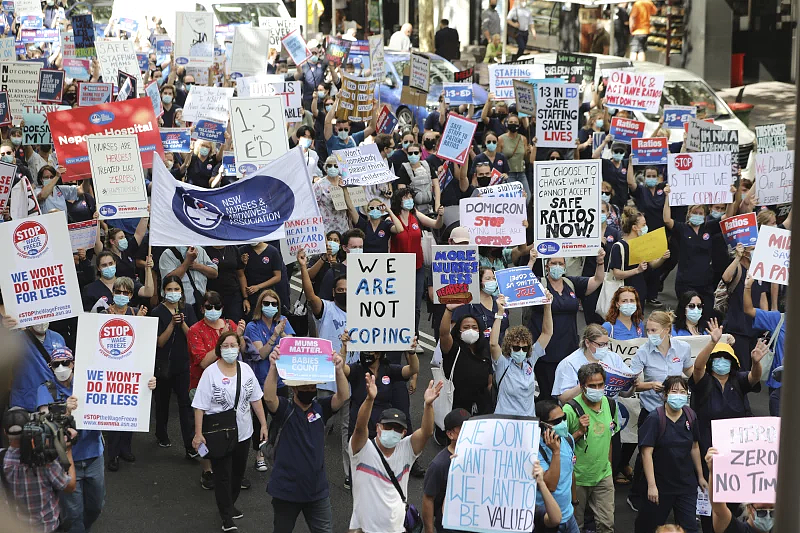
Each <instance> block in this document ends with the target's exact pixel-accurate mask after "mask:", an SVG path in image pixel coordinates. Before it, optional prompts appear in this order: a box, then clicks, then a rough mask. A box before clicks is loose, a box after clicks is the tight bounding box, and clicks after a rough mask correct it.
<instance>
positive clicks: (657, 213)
mask: <svg viewBox="0 0 800 533" xmlns="http://www.w3.org/2000/svg"><path fill="white" fill-rule="evenodd" d="M631 196H632V197H633V201H634V202H635V203H636V208H637V209H638V210H639V211H641V213H642V214H643V215H644V218H645V220H646V221H647V229H648V231H653V230H656V229H658V228H663V227H664V200H665V199H666V198H667V195H666V194H665V193H664V189H661V188H656V190H655V191H654V192H650V189H648V188H647V187H645V186H644V185H639V186H638V187H636V190H635V191H634V192H633V194H632V195H631ZM615 198H616V196H615Z"/></svg>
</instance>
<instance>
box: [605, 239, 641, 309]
mask: <svg viewBox="0 0 800 533" xmlns="http://www.w3.org/2000/svg"><path fill="white" fill-rule="evenodd" d="M623 251H624V252H625V265H624V266H623V264H622V252H623ZM630 258H631V249H630V246H629V245H628V241H625V240H620V241H619V246H616V245H615V246H614V247H613V248H612V249H611V259H609V264H608V268H609V269H611V268H617V269H619V270H625V271H627V270H634V269H636V268H639V264H638V263H636V264H635V265H632V264H630ZM625 286H626V287H633V288H634V289H636V292H637V293H639V299H640V300H645V299H647V280H645V278H644V273H639V274H634V275H633V276H631V277H629V278H626V279H625Z"/></svg>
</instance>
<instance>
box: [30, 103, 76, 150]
mask: <svg viewBox="0 0 800 533" xmlns="http://www.w3.org/2000/svg"><path fill="white" fill-rule="evenodd" d="M23 109H24V111H23V113H22V121H23V124H22V144H23V145H26V144H53V137H52V135H51V133H50V126H49V124H48V123H47V113H52V112H53V111H65V110H67V109H72V108H71V107H69V106H62V105H57V104H37V103H33V102H32V103H30V104H25V105H24V106H23Z"/></svg>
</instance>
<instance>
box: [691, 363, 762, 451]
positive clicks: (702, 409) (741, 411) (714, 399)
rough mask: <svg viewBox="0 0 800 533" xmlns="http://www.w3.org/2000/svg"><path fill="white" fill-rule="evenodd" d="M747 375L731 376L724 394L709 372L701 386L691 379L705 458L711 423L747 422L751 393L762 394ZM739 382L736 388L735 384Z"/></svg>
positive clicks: (709, 443)
mask: <svg viewBox="0 0 800 533" xmlns="http://www.w3.org/2000/svg"><path fill="white" fill-rule="evenodd" d="M747 375H748V373H747V372H737V373H736V374H733V373H732V374H731V375H729V376H728V381H726V382H725V389H724V390H723V388H722V385H721V384H720V382H719V380H717V378H715V377H714V376H712V375H711V374H710V373H709V372H706V373H705V375H703V377H702V379H700V381H699V382H698V383H695V382H694V377H690V378H689V389H690V390H691V391H692V408H693V409H694V410H695V412H696V413H697V421H698V425H699V429H700V455H701V456H704V455H705V453H706V451H707V450H708V448H709V447H710V446H711V421H712V420H724V419H726V418H743V417H745V416H747V410H748V407H749V406H748V402H747V398H746V397H745V395H746V394H747V393H748V392H751V391H752V392H761V383H760V382H759V383H756V384H755V385H750V381H749V380H748V378H747ZM734 380H736V385H734V384H733V382H734Z"/></svg>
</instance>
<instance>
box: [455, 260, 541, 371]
mask: <svg viewBox="0 0 800 533" xmlns="http://www.w3.org/2000/svg"><path fill="white" fill-rule="evenodd" d="M478 275H479V276H480V278H481V298H480V303H477V304H465V305H462V306H461V307H458V308H457V309H455V310H454V311H453V318H452V320H453V322H458V321H459V320H460V319H461V318H462V317H464V316H467V315H471V316H474V317H477V318H478V326H479V328H480V331H481V332H482V333H483V336H484V337H486V338H487V339H488V338H489V336H490V335H491V333H492V331H494V323H495V316H497V315H498V314H500V315H503V318H502V319H501V321H500V337H499V338H498V342H499V343H500V344H502V343H503V341H504V339H505V336H506V330H507V329H508V326H509V318H508V313H505V312H504V311H501V310H500V309H499V307H498V305H497V297H498V296H500V287H498V285H497V280H496V278H495V276H494V270H492V269H491V268H487V267H481V268H480V269H479V271H478ZM534 362H535V361H534Z"/></svg>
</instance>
